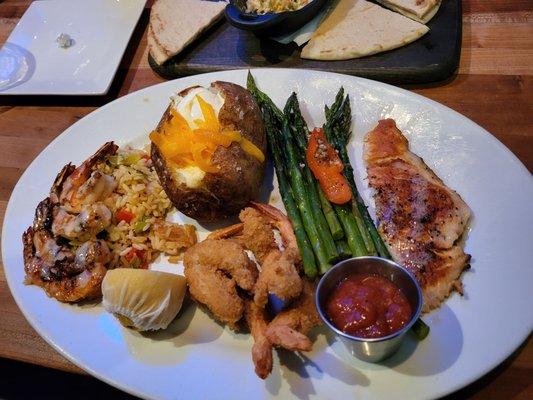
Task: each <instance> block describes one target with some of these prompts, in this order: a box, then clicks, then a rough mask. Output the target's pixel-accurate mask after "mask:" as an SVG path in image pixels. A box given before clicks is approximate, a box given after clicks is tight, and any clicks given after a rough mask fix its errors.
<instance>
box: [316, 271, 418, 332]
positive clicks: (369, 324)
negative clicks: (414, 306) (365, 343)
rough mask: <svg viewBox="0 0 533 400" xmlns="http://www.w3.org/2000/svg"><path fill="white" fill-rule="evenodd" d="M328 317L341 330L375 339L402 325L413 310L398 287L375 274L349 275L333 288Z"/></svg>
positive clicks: (327, 306)
mask: <svg viewBox="0 0 533 400" xmlns="http://www.w3.org/2000/svg"><path fill="white" fill-rule="evenodd" d="M326 314H327V316H328V318H329V320H330V321H331V322H332V323H333V325H335V326H336V327H337V328H338V329H340V330H341V331H343V332H345V333H347V334H349V335H353V336H358V337H364V338H377V337H383V336H387V335H390V334H391V333H394V332H396V331H398V330H400V329H401V328H403V327H404V326H405V325H406V324H407V323H408V322H409V320H410V319H411V317H412V315H413V311H412V310H411V305H410V304H409V302H408V301H407V298H406V297H405V295H404V294H403V293H402V292H401V290H400V289H399V288H398V287H397V286H396V285H395V284H394V283H392V282H391V281H390V280H388V279H386V278H383V277H382V276H379V275H376V274H362V273H356V274H352V275H349V276H348V277H347V278H345V279H344V280H343V281H341V282H340V283H339V285H338V286H337V287H336V288H335V289H334V290H333V293H332V294H331V296H330V298H329V299H328V301H327V303H326Z"/></svg>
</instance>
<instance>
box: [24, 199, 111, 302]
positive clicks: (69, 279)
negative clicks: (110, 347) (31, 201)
mask: <svg viewBox="0 0 533 400" xmlns="http://www.w3.org/2000/svg"><path fill="white" fill-rule="evenodd" d="M45 206H48V207H49V214H51V213H52V211H51V206H50V201H49V198H47V199H45V200H43V202H41V204H40V205H39V207H38V210H39V213H37V214H36V218H35V221H34V224H33V226H32V227H30V228H28V229H27V230H26V232H24V234H23V236H22V241H23V245H24V270H25V272H26V279H25V283H26V284H29V285H37V286H41V287H42V288H43V289H44V290H45V292H46V293H47V294H48V296H51V297H55V298H56V299H57V300H59V301H63V302H76V301H80V300H84V299H90V298H94V297H98V296H99V295H100V293H101V292H100V284H101V282H102V279H103V278H104V275H105V273H106V271H107V269H106V268H105V265H106V264H107V263H108V262H109V261H110V258H111V254H110V251H109V248H108V247H107V244H106V243H105V242H104V241H101V240H91V241H87V242H85V243H83V244H82V245H81V246H80V247H78V249H77V250H76V251H72V250H70V249H69V248H68V247H66V246H65V245H62V244H60V243H59V240H58V239H57V238H55V237H54V236H53V234H52V233H51V231H50V226H49V224H48V226H47V225H46V224H42V223H40V222H39V221H40V220H39V217H38V215H42V211H43V209H44V208H45ZM47 219H48V220H49V219H50V217H47Z"/></svg>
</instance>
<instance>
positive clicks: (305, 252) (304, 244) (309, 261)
mask: <svg viewBox="0 0 533 400" xmlns="http://www.w3.org/2000/svg"><path fill="white" fill-rule="evenodd" d="M263 115H264V119H265V122H266V124H265V125H266V126H265V128H266V132H267V136H268V138H269V140H268V142H269V147H270V153H271V154H272V156H273V158H274V164H275V165H276V166H277V165H282V163H283V161H282V159H281V151H280V149H279V147H278V143H277V142H276V141H275V140H274V139H273V138H274V136H275V131H276V130H277V129H278V128H277V127H276V125H277V123H276V120H275V116H274V115H272V113H271V111H270V109H265V111H264V114H263ZM275 170H276V176H277V178H278V185H279V191H280V194H281V199H282V200H283V204H284V205H285V209H286V210H287V215H288V216H289V219H290V220H291V224H292V228H293V230H294V235H295V236H296V242H297V243H298V248H299V249H300V254H301V257H302V264H303V268H304V272H305V274H306V275H307V276H308V277H310V278H313V277H315V276H316V274H317V272H318V270H317V266H316V262H315V254H314V252H313V248H312V246H311V242H310V241H309V238H308V237H307V233H306V230H305V227H304V223H303V222H302V218H301V216H300V213H299V211H298V207H297V205H296V203H295V200H294V196H293V194H292V190H291V187H290V185H289V182H288V179H287V176H286V175H285V173H284V170H283V168H278V167H276V168H275Z"/></svg>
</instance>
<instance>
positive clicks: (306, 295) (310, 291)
mask: <svg viewBox="0 0 533 400" xmlns="http://www.w3.org/2000/svg"><path fill="white" fill-rule="evenodd" d="M315 291H316V285H315V284H314V283H312V282H309V281H307V280H304V284H303V290H302V294H301V296H300V297H299V298H298V300H297V301H296V303H295V304H294V305H293V306H292V308H290V309H288V310H286V311H282V312H281V313H280V314H278V315H277V316H276V317H275V318H274V319H273V320H272V322H270V324H269V325H268V327H267V329H266V332H265V334H266V336H267V338H268V340H269V341H270V343H272V344H273V345H274V346H278V347H283V348H285V349H287V350H292V351H310V350H311V348H312V347H313V343H312V342H311V340H310V339H309V338H308V337H307V336H306V335H307V333H308V332H309V331H310V330H311V329H312V328H313V327H315V326H317V325H319V324H320V317H319V315H318V312H317V310H316V306H315Z"/></svg>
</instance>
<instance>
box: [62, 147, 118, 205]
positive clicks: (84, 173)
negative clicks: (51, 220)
mask: <svg viewBox="0 0 533 400" xmlns="http://www.w3.org/2000/svg"><path fill="white" fill-rule="evenodd" d="M117 150H118V146H117V145H116V144H114V143H113V142H107V143H105V144H104V145H103V146H102V147H100V148H99V149H98V150H97V151H96V153H94V155H92V156H91V157H90V158H88V159H87V160H85V161H84V162H83V163H82V164H81V165H80V166H79V167H78V168H76V169H74V170H73V171H72V172H71V173H70V174H68V175H67V176H66V179H65V181H64V182H63V185H62V189H61V192H60V193H59V199H58V200H59V203H60V205H61V206H62V207H64V208H65V210H66V211H68V212H72V213H79V212H81V209H82V207H83V206H84V205H87V204H92V203H95V202H97V201H101V200H103V199H105V198H106V197H107V196H109V195H110V194H111V193H112V192H113V190H114V189H115V187H116V182H115V180H114V179H113V177H111V176H109V175H106V174H104V173H102V172H100V171H96V170H95V167H96V165H97V164H98V163H100V162H102V161H104V160H105V159H106V158H107V157H109V156H111V155H113V154H115V153H116V151H117Z"/></svg>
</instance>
